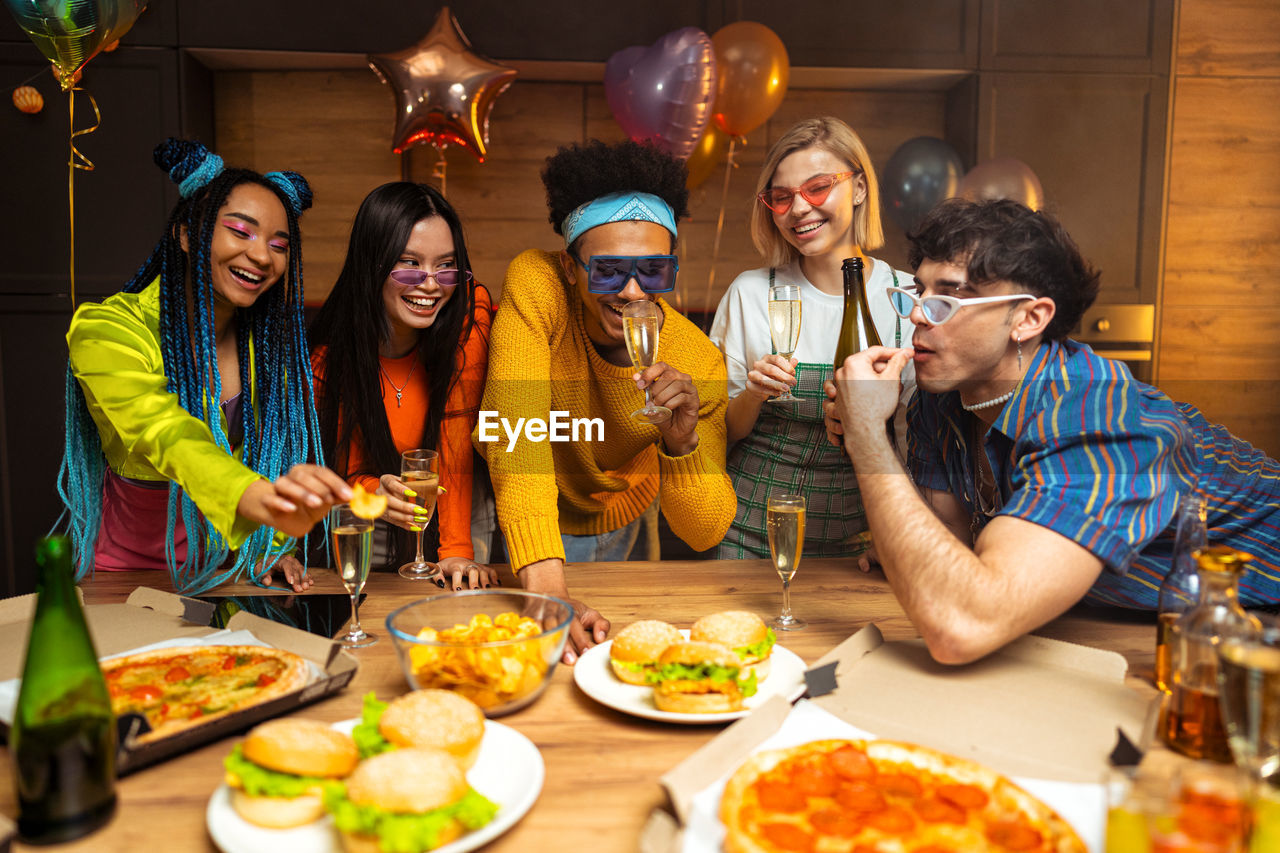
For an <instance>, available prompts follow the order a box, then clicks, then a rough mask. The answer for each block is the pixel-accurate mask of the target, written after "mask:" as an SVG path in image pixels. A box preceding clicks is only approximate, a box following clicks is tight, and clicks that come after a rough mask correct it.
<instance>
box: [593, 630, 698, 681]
mask: <svg viewBox="0 0 1280 853" xmlns="http://www.w3.org/2000/svg"><path fill="white" fill-rule="evenodd" d="M683 640H684V637H682V636H681V635H680V632H679V631H678V630H676V627H675V626H674V625H671V624H669V623H667V622H663V621H660V620H658V619H644V620H641V621H639V622H632V623H631V624H630V625H628V626H627V627H625V628H623V629H622V630H621V631H619V632H618V634H617V636H616V637H614V638H613V642H612V643H611V644H610V645H609V666H610V667H611V668H612V669H613V674H614V675H616V676H617V677H618V679H619V680H620V681H625V682H626V683H627V684H640V685H643V684H645V683H646V682H645V675H646V674H647V673H648V670H649V669H650V668H652V666H653V664H655V663H656V662H657V660H658V657H659V656H660V655H661V654H662V652H663V650H665V649H666V648H667V646H670V645H672V644H674V643H679V642H681V641H683ZM626 664H631V666H630V667H628V666H626ZM637 664H639V665H640V666H642V667H643V668H642V669H640V670H638V671H637V670H635V669H634V667H635V665H637Z"/></svg>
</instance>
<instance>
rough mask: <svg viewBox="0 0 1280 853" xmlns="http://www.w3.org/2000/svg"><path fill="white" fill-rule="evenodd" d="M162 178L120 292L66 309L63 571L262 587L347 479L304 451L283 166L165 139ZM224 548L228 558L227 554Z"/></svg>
mask: <svg viewBox="0 0 1280 853" xmlns="http://www.w3.org/2000/svg"><path fill="white" fill-rule="evenodd" d="M155 161H156V165H157V166H160V167H161V168H162V169H164V170H166V171H167V172H168V173H169V176H170V178H171V179H173V181H174V182H175V183H177V184H178V192H179V200H178V203H177V205H176V206H175V207H174V208H173V211H172V212H171V213H170V215H169V222H168V225H167V226H166V228H165V233H164V236H163V237H162V238H161V240H160V242H159V243H158V244H157V245H156V247H155V249H154V250H153V251H152V253H151V256H150V257H149V258H148V259H147V260H146V262H145V263H143V265H142V267H141V268H140V269H139V270H138V272H137V273H136V274H135V275H134V277H133V279H132V280H131V281H130V282H129V283H128V284H126V285H125V288H124V290H123V292H121V293H118V294H116V295H115V296H111V297H109V298H108V299H107V300H106V301H104V302H102V303H101V304H97V303H86V304H84V305H82V306H80V308H79V309H78V310H77V311H76V313H75V316H74V317H73V318H72V320H71V328H70V331H69V332H68V333H67V344H68V347H69V350H70V362H69V367H68V371H67V419H66V424H67V434H66V448H65V452H64V455H63V460H62V469H61V471H60V474H59V483H58V487H59V491H60V493H61V494H62V497H63V501H64V502H65V504H66V506H67V509H68V511H69V513H70V528H71V534H72V539H73V542H74V546H75V556H76V562H77V577H84V576H85V575H87V574H88V573H90V572H91V571H92V570H93V569H94V568H95V567H96V568H98V569H107V570H110V569H137V568H153V569H162V568H167V569H168V571H169V574H170V576H171V577H172V579H173V584H174V586H175V587H176V588H177V589H178V591H180V592H183V593H197V592H201V591H204V590H207V589H210V588H211V587H213V586H216V585H218V584H220V583H222V582H224V581H227V580H231V579H233V578H235V577H238V576H241V575H248V576H249V577H250V578H251V579H253V580H255V581H257V582H259V583H270V570H271V567H272V566H273V565H274V564H275V563H277V562H279V563H280V564H281V565H282V566H283V568H284V574H285V576H286V579H287V580H288V581H289V582H290V583H291V584H292V585H293V587H294V589H295V590H297V591H301V590H302V589H304V588H306V587H307V586H310V585H311V581H310V579H308V578H305V577H304V573H303V570H302V566H301V564H299V563H298V562H297V561H296V560H294V559H293V558H292V557H291V556H288V555H289V554H291V552H292V551H293V539H292V537H298V536H302V535H304V534H305V533H307V532H308V531H309V530H310V529H311V527H312V525H313V524H314V523H315V522H316V521H318V520H319V519H320V518H322V517H323V516H324V514H325V513H326V512H327V511H328V509H329V507H330V506H331V505H332V504H334V503H337V502H339V501H343V500H347V499H349V498H350V496H351V490H350V488H348V486H347V484H346V483H344V482H342V480H341V479H340V478H339V477H337V476H335V475H334V474H333V472H331V471H329V470H328V469H326V468H324V467H323V466H320V465H315V464H310V463H311V462H313V461H315V460H317V459H318V456H319V432H318V430H317V429H316V423H315V414H314V407H313V405H312V399H311V367H310V363H309V361H308V359H307V350H306V345H305V343H304V337H303V317H302V260H301V246H300V242H299V234H298V216H299V214H301V213H302V211H304V210H306V209H307V208H308V207H309V206H310V204H311V190H310V187H309V186H308V185H307V182H306V180H305V179H304V178H303V177H302V176H301V175H298V174H297V173H295V172H269V173H267V174H265V175H260V174H258V173H257V172H254V171H251V170H248V169H226V168H224V167H223V163H222V159H221V158H220V157H218V156H217V155H216V154H213V153H212V152H210V151H209V150H208V149H206V148H205V147H204V146H203V145H201V144H199V143H197V142H186V141H183V140H176V139H170V140H169V141H168V142H165V143H163V144H161V145H159V146H157V147H156V149H155ZM232 552H234V553H232Z"/></svg>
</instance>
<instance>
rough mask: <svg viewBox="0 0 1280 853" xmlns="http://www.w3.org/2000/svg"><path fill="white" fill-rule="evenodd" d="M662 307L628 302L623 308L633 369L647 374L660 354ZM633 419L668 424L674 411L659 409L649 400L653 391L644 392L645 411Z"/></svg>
mask: <svg viewBox="0 0 1280 853" xmlns="http://www.w3.org/2000/svg"><path fill="white" fill-rule="evenodd" d="M658 311H659V309H658V306H657V305H656V304H654V303H653V302H650V301H649V300H647V299H639V300H636V301H635V302H628V303H627V304H626V305H625V306H624V307H623V309H622V333H623V335H624V336H625V337H626V341H627V355H629V356H631V366H632V367H634V368H635V369H636V371H637V372H643V371H644V370H645V369H646V368H649V367H652V366H653V360H654V358H656V357H657V355H658ZM631 417H633V418H635V419H636V420H638V421H640V422H641V423H646V424H661V423H666V422H667V421H668V420H670V419H671V410H670V409H668V408H667V407H666V406H655V405H654V404H653V401H652V400H651V399H650V397H649V389H648V388H645V389H644V408H641V409H636V410H635V411H634V412H632V413H631Z"/></svg>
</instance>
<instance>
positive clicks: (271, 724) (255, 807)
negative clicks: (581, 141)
mask: <svg viewBox="0 0 1280 853" xmlns="http://www.w3.org/2000/svg"><path fill="white" fill-rule="evenodd" d="M240 750H241V753H242V754H243V755H244V757H245V758H246V759H248V760H249V761H252V762H253V763H254V764H257V765H260V766H262V767H265V768H266V769H268V770H274V771H276V772H278V773H289V774H292V775H294V776H318V777H321V778H338V777H341V776H346V775H347V774H348V773H350V772H351V771H352V770H354V769H355V766H356V762H357V761H359V759H360V756H359V753H358V752H357V751H356V745H355V742H354V741H352V740H351V738H350V736H348V735H345V734H343V733H342V732H339V731H336V730H334V729H332V728H330V727H329V726H328V725H327V724H325V723H322V722H319V721H318V720H303V719H295V718H289V717H285V718H281V719H278V720H270V721H268V722H265V723H263V724H262V725H260V726H257V727H256V728H254V729H253V730H252V731H250V732H249V734H248V736H246V737H245V739H244V743H243V744H241V746H240ZM227 783H228V785H229V787H230V788H231V807H232V808H233V809H235V810H236V813H237V814H239V815H240V816H241V817H242V818H244V819H245V820H247V821H249V822H250V823H253V824H256V825H258V826H265V827H268V828H270V829H287V828H289V827H294V826H302V825H303V824H304V823H311V822H312V821H313V820H316V819H318V818H319V817H320V816H321V815H323V814H324V803H323V802H322V801H321V794H320V791H319V790H313V791H308V792H307V793H305V794H303V795H301V796H298V797H264V796H255V795H252V794H247V793H245V791H244V789H243V788H242V787H241V783H240V779H239V778H238V777H236V776H235V775H234V774H228V777H227Z"/></svg>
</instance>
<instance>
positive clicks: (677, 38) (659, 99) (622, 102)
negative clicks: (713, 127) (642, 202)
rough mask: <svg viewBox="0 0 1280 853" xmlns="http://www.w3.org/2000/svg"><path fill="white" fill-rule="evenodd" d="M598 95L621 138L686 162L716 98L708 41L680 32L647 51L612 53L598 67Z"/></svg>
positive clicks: (701, 34) (693, 30)
mask: <svg viewBox="0 0 1280 853" xmlns="http://www.w3.org/2000/svg"><path fill="white" fill-rule="evenodd" d="M604 92H605V96H606V97H607V98H608V99H609V109H611V110H612V111H613V117H614V118H615V119H617V121H618V124H619V125H620V126H621V127H622V130H623V131H624V132H625V133H626V134H627V136H630V137H631V138H632V139H635V140H637V141H650V142H655V143H657V144H658V145H659V146H660V147H662V148H663V149H665V150H666V151H667V152H668V153H670V154H671V155H672V156H674V157H679V158H680V159H681V160H684V159H686V158H688V156H689V155H690V154H691V153H693V149H694V146H696V145H697V144H698V140H699V139H701V138H702V133H703V131H704V130H705V129H706V127H707V122H708V121H710V119H711V107H712V104H713V102H714V101H715V97H716V56H715V49H714V48H713V47H712V46H711V38H710V36H708V35H707V34H706V33H704V32H703V31H702V30H700V29H698V28H697V27H684V28H683V29H679V30H676V31H675V32H671V33H667V34H666V35H665V36H663V37H662V38H660V39H658V40H657V41H656V42H654V43H653V44H652V45H650V46H649V47H628V48H625V49H623V50H620V51H618V52H617V53H615V54H614V55H613V56H611V57H609V61H608V63H606V65H605V67H604Z"/></svg>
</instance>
